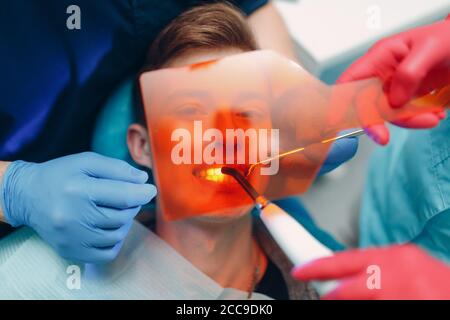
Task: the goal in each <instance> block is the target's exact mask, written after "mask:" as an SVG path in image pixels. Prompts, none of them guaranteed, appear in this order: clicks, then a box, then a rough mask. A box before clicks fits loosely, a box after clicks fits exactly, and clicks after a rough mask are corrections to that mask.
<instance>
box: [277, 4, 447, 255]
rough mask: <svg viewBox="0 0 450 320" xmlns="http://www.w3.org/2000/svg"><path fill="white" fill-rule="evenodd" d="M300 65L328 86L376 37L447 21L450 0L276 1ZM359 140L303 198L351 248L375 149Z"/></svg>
mask: <svg viewBox="0 0 450 320" xmlns="http://www.w3.org/2000/svg"><path fill="white" fill-rule="evenodd" d="M275 4H276V6H277V8H278V10H279V11H280V13H281V15H282V16H283V18H284V20H285V23H286V25H287V27H288V29H289V31H290V34H291V37H292V38H293V40H294V41H295V44H296V50H297V55H298V57H299V59H300V61H301V63H302V65H303V66H304V67H305V68H306V69H307V70H308V71H309V72H311V73H312V74H314V75H315V76H317V77H318V78H320V79H321V80H322V81H324V82H325V83H328V84H332V83H334V82H335V81H336V79H337V78H338V77H339V75H340V74H341V73H342V72H343V71H344V70H345V69H346V67H347V66H348V65H349V64H351V63H352V62H353V61H354V60H355V59H357V58H358V57H359V56H361V55H362V54H363V53H364V52H366V51H367V50H368V49H369V48H370V46H371V45H373V44H374V43H375V42H376V41H377V40H379V39H381V38H383V37H386V36H388V35H391V34H394V33H398V32H401V31H403V30H406V29H410V28H413V27H416V26H419V25H424V24H428V23H432V22H434V21H438V20H441V19H444V18H445V16H446V13H447V12H448V10H449V7H450V1H449V0H395V1H392V0H275ZM375 148H380V147H378V146H376V145H375V143H373V142H372V141H370V140H369V139H368V138H367V137H365V136H363V137H361V138H360V145H359V150H358V153H357V154H356V156H355V157H354V158H353V159H352V160H351V161H349V162H348V163H346V164H344V165H342V166H341V167H340V168H338V169H337V170H335V171H333V172H331V173H329V174H327V175H325V176H323V177H321V178H319V179H318V180H317V181H316V182H315V184H314V185H313V186H312V188H311V189H310V190H309V191H308V192H307V193H306V194H304V195H303V196H302V197H301V198H302V199H303V202H304V204H305V206H306V207H307V208H308V209H309V211H310V213H311V215H312V216H313V217H314V218H315V220H316V222H317V224H318V225H319V226H321V227H322V228H323V229H325V230H327V231H328V232H330V233H331V234H333V235H334V236H335V237H336V239H337V240H339V241H341V242H342V243H343V244H345V245H347V246H356V245H357V241H358V234H357V233H358V232H357V230H358V215H359V205H360V199H361V195H362V190H363V186H364V180H365V172H366V169H367V165H368V160H369V158H370V155H371V153H372V151H373V150H374V149H375Z"/></svg>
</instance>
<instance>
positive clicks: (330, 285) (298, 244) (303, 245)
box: [221, 167, 338, 296]
mask: <svg viewBox="0 0 450 320" xmlns="http://www.w3.org/2000/svg"><path fill="white" fill-rule="evenodd" d="M221 172H222V173H223V174H227V175H229V176H232V177H233V178H234V179H236V181H237V182H238V183H239V184H240V185H241V186H242V188H243V189H244V190H245V191H246V192H247V193H248V195H249V196H250V197H251V198H252V199H253V201H254V202H255V204H256V208H257V209H258V211H259V216H260V218H261V220H262V221H263V223H264V225H265V226H266V228H267V230H268V231H269V232H270V234H271V236H272V237H273V239H274V240H275V241H276V242H277V244H278V245H279V246H280V248H281V250H283V252H284V253H285V254H286V256H287V257H288V258H289V259H290V260H291V262H292V263H293V264H294V265H296V266H298V265H302V264H305V263H308V262H310V261H312V260H315V259H318V258H323V257H328V256H331V255H333V252H332V251H331V250H330V249H329V248H327V247H326V246H324V245H323V244H322V243H320V242H319V241H318V240H317V239H316V238H314V237H313V236H312V235H311V234H310V233H309V232H308V231H307V230H306V229H305V228H304V227H303V226H302V225H301V224H300V223H299V222H298V221H297V220H295V219H294V218H293V217H291V216H290V215H289V214H288V213H287V212H286V211H284V210H283V209H281V208H280V207H279V206H277V205H276V204H274V203H272V202H270V201H269V200H268V199H267V198H266V197H264V196H263V195H261V194H259V193H258V191H256V190H255V188H253V186H252V185H251V184H250V183H249V182H248V181H247V179H246V178H245V177H244V176H243V175H242V174H241V173H240V172H239V171H238V170H236V169H234V168H231V167H222V168H221ZM311 283H312V285H313V286H314V288H315V289H316V290H317V292H318V293H319V295H321V296H322V295H324V294H326V293H328V292H330V291H332V290H334V289H335V288H336V287H337V285H338V282H337V281H323V282H315V281H313V282H311Z"/></svg>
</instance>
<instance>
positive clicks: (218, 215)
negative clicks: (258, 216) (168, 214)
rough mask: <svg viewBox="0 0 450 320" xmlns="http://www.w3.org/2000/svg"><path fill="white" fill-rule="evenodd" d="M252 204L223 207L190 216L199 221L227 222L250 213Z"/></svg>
mask: <svg viewBox="0 0 450 320" xmlns="http://www.w3.org/2000/svg"><path fill="white" fill-rule="evenodd" d="M252 208H253V206H252V205H247V206H243V207H239V208H230V209H224V210H221V211H215V212H213V213H208V214H203V215H201V216H197V217H194V218H192V219H193V220H195V221H198V222H201V223H229V222H232V221H236V220H239V219H242V218H244V217H245V216H247V215H249V214H250V213H251V210H252Z"/></svg>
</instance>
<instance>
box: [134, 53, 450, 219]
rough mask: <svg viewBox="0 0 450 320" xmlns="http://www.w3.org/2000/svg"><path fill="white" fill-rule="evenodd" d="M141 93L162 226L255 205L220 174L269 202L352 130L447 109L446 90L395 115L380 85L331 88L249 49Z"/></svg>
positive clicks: (173, 73) (301, 181)
mask: <svg viewBox="0 0 450 320" xmlns="http://www.w3.org/2000/svg"><path fill="white" fill-rule="evenodd" d="M140 86H141V92H142V97H143V103H144V107H145V114H146V120H147V125H148V129H149V136H150V141H151V150H152V157H153V167H152V169H153V172H154V176H155V180H156V184H157V187H158V189H159V192H158V201H159V206H160V208H161V210H162V211H163V213H164V214H165V216H166V217H167V218H168V219H181V218H187V217H192V216H197V215H205V214H208V215H232V214H234V212H236V210H237V208H241V209H242V208H250V207H251V205H252V202H251V200H250V198H249V197H248V196H247V195H246V194H245V192H244V191H243V190H242V189H241V188H240V186H239V185H238V184H237V183H236V182H235V181H234V180H233V179H232V178H231V177H228V176H224V175H222V174H221V173H220V168H221V167H222V166H224V165H228V166H232V167H235V168H237V169H238V170H240V171H241V172H242V173H243V174H247V173H248V171H249V168H250V166H251V165H252V164H254V163H255V162H258V161H262V160H264V159H268V158H270V157H271V156H273V155H277V154H281V153H283V152H287V151H290V150H292V149H296V148H299V147H305V149H304V150H302V151H300V152H296V153H293V154H291V155H288V156H285V157H282V158H279V159H277V160H276V161H269V162H267V163H265V164H262V165H258V166H255V167H254V169H253V170H251V173H250V174H249V175H248V180H249V181H250V183H251V184H252V185H253V186H254V187H255V188H256V190H257V191H258V192H260V193H261V194H264V195H265V196H266V197H267V198H269V199H278V198H283V197H286V196H289V195H294V194H301V193H303V192H305V191H306V190H307V189H308V187H309V186H310V185H311V183H312V182H313V180H314V178H315V177H316V175H317V172H318V171H319V169H320V167H321V166H322V164H323V163H324V161H325V159H326V157H327V153H328V151H329V148H330V145H331V144H330V143H321V142H322V141H324V140H327V139H331V138H334V137H336V136H337V135H338V134H339V133H340V132H341V131H343V130H346V129H350V128H360V127H366V126H369V125H373V124H379V123H383V122H385V121H395V120H399V119H403V118H407V117H411V116H413V115H416V114H418V113H422V112H425V111H427V112H429V111H433V112H435V111H436V112H437V111H441V110H443V109H444V107H445V105H446V104H447V103H448V101H449V100H450V90H448V88H446V89H445V90H444V89H443V90H441V91H440V92H438V93H437V94H434V95H431V94H430V95H428V96H426V97H422V98H421V99H416V100H414V101H411V102H410V103H409V104H408V105H406V106H404V107H403V108H400V109H392V108H391V107H390V106H389V105H388V102H387V97H386V95H385V94H384V92H383V90H382V85H381V83H380V81H379V80H377V79H369V80H364V81H357V82H353V83H350V84H344V85H335V86H328V85H325V84H324V83H322V82H321V81H319V80H318V79H316V78H314V77H313V76H311V75H310V74H309V73H308V72H306V71H305V70H304V69H302V68H301V67H300V66H299V65H297V64H295V63H294V62H292V61H290V60H288V59H286V58H284V57H282V56H280V55H278V54H276V53H274V52H271V51H254V52H249V53H243V54H239V55H234V56H229V57H225V58H223V59H220V60H217V61H210V62H208V63H201V64H196V65H192V66H187V67H182V68H168V69H161V70H157V71H151V72H146V73H143V74H142V75H141V77H140Z"/></svg>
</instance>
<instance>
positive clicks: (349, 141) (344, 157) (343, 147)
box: [319, 137, 358, 176]
mask: <svg viewBox="0 0 450 320" xmlns="http://www.w3.org/2000/svg"><path fill="white" fill-rule="evenodd" d="M356 150H358V137H351V138H344V139H340V140H337V141H335V142H334V143H333V145H332V146H331V148H330V151H329V153H328V157H327V159H326V160H325V162H324V164H323V165H322V168H320V171H319V176H320V175H323V174H325V173H327V172H330V171H332V170H334V169H336V168H337V167H339V166H340V165H341V164H343V163H344V162H346V161H348V160H350V159H351V158H353V156H354V155H355V153H356Z"/></svg>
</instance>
